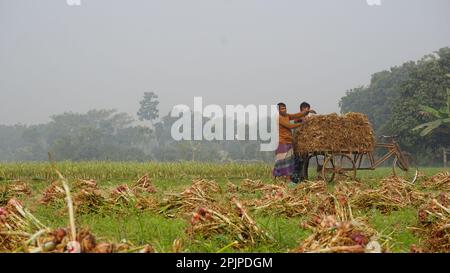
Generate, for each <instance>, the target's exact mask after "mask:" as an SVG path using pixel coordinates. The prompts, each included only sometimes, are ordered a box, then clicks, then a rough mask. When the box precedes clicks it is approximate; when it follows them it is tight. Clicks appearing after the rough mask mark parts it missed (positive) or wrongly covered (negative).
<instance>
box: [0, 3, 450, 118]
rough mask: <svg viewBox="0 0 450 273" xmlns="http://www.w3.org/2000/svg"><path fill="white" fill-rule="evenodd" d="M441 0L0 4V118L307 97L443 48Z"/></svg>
mask: <svg viewBox="0 0 450 273" xmlns="http://www.w3.org/2000/svg"><path fill="white" fill-rule="evenodd" d="M449 11H450V1H449V0H382V5H381V6H369V5H368V4H367V2H366V0H342V1H337V0H307V1H306V0H304V1H302V0H291V1H287V0H179V1H172V0H158V1H152V0H81V6H69V5H67V3H66V0H38V1H37V0H27V1H26V0H0V102H1V104H0V124H13V123H26V124H30V123H41V122H46V121H48V120H49V118H48V117H49V115H52V114H57V113H62V112H64V111H74V112H85V111H87V110H89V109H92V108H117V109H118V110H120V111H124V112H128V113H130V114H132V115H134V116H135V113H136V112H137V110H138V107H139V103H138V101H139V100H140V99H141V97H142V94H143V92H145V91H154V92H156V93H157V94H158V95H159V97H160V101H161V105H160V106H161V107H160V110H161V111H162V113H163V114H166V113H168V112H169V111H170V109H171V108H172V107H173V106H174V105H176V104H188V105H192V104H193V97H194V96H203V99H204V103H206V104H220V105H223V104H244V105H246V104H266V105H268V104H275V103H277V102H279V101H285V102H287V104H288V110H289V111H291V112H292V111H295V110H297V107H298V104H299V103H300V102H301V101H303V100H307V101H309V102H310V103H311V104H313V105H314V107H315V108H316V109H317V110H318V111H320V112H322V113H325V112H334V111H338V101H339V98H340V97H342V96H343V95H344V93H345V91H346V90H347V89H350V88H353V87H357V86H359V85H365V84H368V83H369V80H370V75H371V74H372V73H374V72H378V71H381V70H383V69H389V68H390V67H391V66H394V65H399V64H401V63H403V62H405V61H408V60H415V59H418V58H420V57H422V56H423V55H425V54H428V53H431V52H433V51H435V50H437V49H439V48H441V47H444V46H450V16H449Z"/></svg>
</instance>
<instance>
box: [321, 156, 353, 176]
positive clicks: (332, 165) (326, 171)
mask: <svg viewBox="0 0 450 273" xmlns="http://www.w3.org/2000/svg"><path fill="white" fill-rule="evenodd" d="M322 178H323V179H324V180H325V181H327V182H333V181H334V180H346V179H352V180H355V179H356V166H355V162H354V161H353V159H352V158H351V157H350V156H348V155H346V154H331V155H328V156H327V157H326V159H325V162H324V164H323V168H322Z"/></svg>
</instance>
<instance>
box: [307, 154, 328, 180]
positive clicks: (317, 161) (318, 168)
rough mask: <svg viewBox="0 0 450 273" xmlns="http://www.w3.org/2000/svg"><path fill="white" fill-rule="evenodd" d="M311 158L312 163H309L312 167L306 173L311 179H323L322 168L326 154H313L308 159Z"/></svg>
mask: <svg viewBox="0 0 450 273" xmlns="http://www.w3.org/2000/svg"><path fill="white" fill-rule="evenodd" d="M313 158H314V159H313ZM311 159H313V160H312V164H311V165H312V166H313V167H312V168H311V169H309V171H310V172H309V173H308V175H309V176H310V177H311V178H313V179H317V180H320V179H323V177H322V168H323V166H324V164H325V160H326V159H327V156H326V155H314V156H312V157H311V158H310V160H311ZM308 167H309V166H308Z"/></svg>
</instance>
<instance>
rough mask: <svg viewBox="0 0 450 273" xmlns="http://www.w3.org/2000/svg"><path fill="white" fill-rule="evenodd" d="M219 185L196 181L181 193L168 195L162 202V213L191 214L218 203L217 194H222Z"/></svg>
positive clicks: (170, 214)
mask: <svg viewBox="0 0 450 273" xmlns="http://www.w3.org/2000/svg"><path fill="white" fill-rule="evenodd" d="M220 192H221V188H220V187H219V185H218V184H217V183H216V182H214V181H210V180H204V179H203V180H196V181H194V182H193V183H192V185H191V186H190V187H188V188H186V189H185V190H184V191H182V192H180V193H168V194H166V197H165V198H164V200H163V201H162V202H161V209H160V211H159V212H160V213H164V214H165V215H167V216H174V214H186V213H191V212H192V211H194V210H196V209H197V208H199V207H202V206H204V207H208V206H210V205H211V204H214V203H215V202H216V199H215V197H214V195H215V194H217V193H220Z"/></svg>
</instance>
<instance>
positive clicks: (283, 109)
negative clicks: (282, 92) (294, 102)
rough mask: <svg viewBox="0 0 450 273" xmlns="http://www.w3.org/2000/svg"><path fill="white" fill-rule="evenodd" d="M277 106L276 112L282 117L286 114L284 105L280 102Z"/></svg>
mask: <svg viewBox="0 0 450 273" xmlns="http://www.w3.org/2000/svg"><path fill="white" fill-rule="evenodd" d="M277 105H278V112H279V113H280V115H282V116H284V115H286V113H287V111H286V104H284V103H283V102H280V103H278V104H277Z"/></svg>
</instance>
